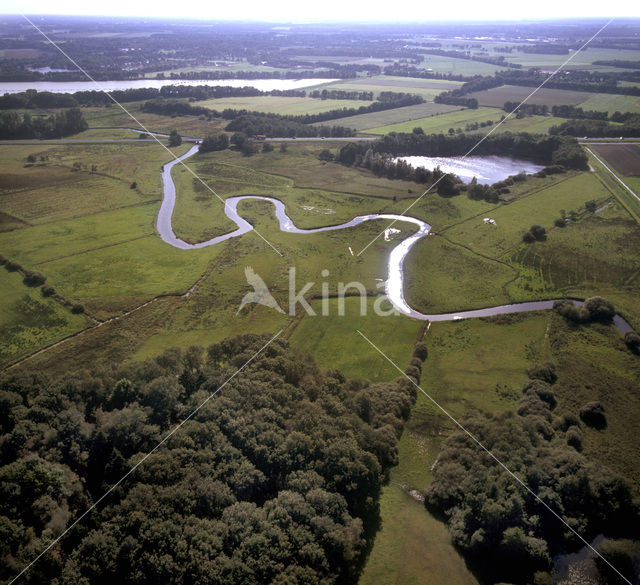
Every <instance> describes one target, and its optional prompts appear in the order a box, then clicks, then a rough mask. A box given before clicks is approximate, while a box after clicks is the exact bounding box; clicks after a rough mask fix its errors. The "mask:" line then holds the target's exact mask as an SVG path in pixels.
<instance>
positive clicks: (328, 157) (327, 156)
mask: <svg viewBox="0 0 640 585" xmlns="http://www.w3.org/2000/svg"><path fill="white" fill-rule="evenodd" d="M318 158H319V159H320V160H324V161H327V162H329V161H332V160H333V159H334V158H335V156H334V155H333V153H332V152H331V151H330V150H329V149H328V148H323V149H322V150H321V151H320V154H319V155H318Z"/></svg>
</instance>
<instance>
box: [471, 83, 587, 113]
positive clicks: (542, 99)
mask: <svg viewBox="0 0 640 585" xmlns="http://www.w3.org/2000/svg"><path fill="white" fill-rule="evenodd" d="M534 90H535V87H524V86H519V85H502V86H500V87H494V88H491V89H486V90H484V91H477V92H474V93H470V94H469V95H468V96H467V97H470V98H476V99H477V100H478V103H479V104H480V105H481V106H488V107H492V108H502V107H503V106H504V103H505V102H518V103H520V102H521V101H523V100H524V99H525V98H528V99H527V103H529V104H537V105H547V106H549V108H551V107H552V106H560V105H574V106H575V105H579V104H582V102H584V101H586V100H587V99H589V98H590V97H591V96H593V94H592V93H588V92H585V91H573V90H570V89H548V88H546V87H543V88H542V89H539V90H538V91H536V92H535V94H533V95H531V94H532V93H533V91H534ZM529 96H531V97H529Z"/></svg>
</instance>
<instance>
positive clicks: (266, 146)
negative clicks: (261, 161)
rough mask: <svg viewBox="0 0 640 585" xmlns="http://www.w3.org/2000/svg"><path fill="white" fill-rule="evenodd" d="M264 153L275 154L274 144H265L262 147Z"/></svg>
mask: <svg viewBox="0 0 640 585" xmlns="http://www.w3.org/2000/svg"><path fill="white" fill-rule="evenodd" d="M262 152H273V144H271V142H265V143H264V144H263V145H262Z"/></svg>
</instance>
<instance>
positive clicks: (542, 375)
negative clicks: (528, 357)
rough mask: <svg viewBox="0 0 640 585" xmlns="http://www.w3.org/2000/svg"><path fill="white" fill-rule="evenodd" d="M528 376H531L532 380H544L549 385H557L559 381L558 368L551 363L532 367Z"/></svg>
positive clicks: (528, 371)
mask: <svg viewBox="0 0 640 585" xmlns="http://www.w3.org/2000/svg"><path fill="white" fill-rule="evenodd" d="M527 376H529V378H530V379H531V380H542V381H544V382H547V383H548V384H555V382H556V380H557V379H558V375H557V374H556V367H555V366H554V365H553V364H552V363H551V362H545V363H544V364H536V365H535V366H531V367H530V368H529V369H528V370H527Z"/></svg>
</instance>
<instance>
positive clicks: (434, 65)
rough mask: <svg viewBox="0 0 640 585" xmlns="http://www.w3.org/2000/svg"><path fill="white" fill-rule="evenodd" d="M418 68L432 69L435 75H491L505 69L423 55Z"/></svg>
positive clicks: (498, 66)
mask: <svg viewBox="0 0 640 585" xmlns="http://www.w3.org/2000/svg"><path fill="white" fill-rule="evenodd" d="M420 67H424V68H426V69H433V71H434V72H436V73H444V74H445V75H446V74H451V75H493V74H494V73H496V72H497V71H501V70H502V69H505V67H503V66H500V65H492V64H490V63H483V62H482V61H471V60H470V59H456V58H455V57H445V56H442V55H424V56H423V59H422V63H421V64H420Z"/></svg>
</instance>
